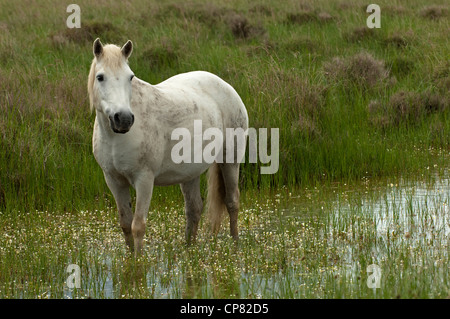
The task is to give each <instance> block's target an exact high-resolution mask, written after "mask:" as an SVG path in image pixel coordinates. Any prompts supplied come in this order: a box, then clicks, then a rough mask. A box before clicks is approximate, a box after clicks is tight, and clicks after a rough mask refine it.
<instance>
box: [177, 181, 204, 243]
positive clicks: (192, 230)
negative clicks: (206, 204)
mask: <svg viewBox="0 0 450 319" xmlns="http://www.w3.org/2000/svg"><path fill="white" fill-rule="evenodd" d="M180 186H181V191H182V192H183V196H184V211H185V213H186V234H185V236H186V242H187V244H190V243H191V242H192V241H195V239H196V237H197V230H198V223H199V221H200V217H201V215H202V209H203V201H202V197H201V195H200V176H199V177H197V178H195V179H193V180H192V181H189V182H186V183H182V184H180Z"/></svg>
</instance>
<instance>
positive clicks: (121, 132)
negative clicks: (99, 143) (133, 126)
mask: <svg viewBox="0 0 450 319" xmlns="http://www.w3.org/2000/svg"><path fill="white" fill-rule="evenodd" d="M112 130H113V132H114V133H117V134H125V133H127V132H128V131H129V130H130V129H125V130H118V129H116V128H112Z"/></svg>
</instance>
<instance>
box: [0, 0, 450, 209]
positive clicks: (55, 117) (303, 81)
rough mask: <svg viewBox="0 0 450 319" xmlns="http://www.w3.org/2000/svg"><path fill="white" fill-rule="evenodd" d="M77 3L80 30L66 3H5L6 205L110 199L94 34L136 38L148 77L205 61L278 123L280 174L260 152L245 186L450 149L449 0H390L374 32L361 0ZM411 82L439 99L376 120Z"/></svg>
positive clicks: (334, 175) (340, 175)
mask: <svg viewBox="0 0 450 319" xmlns="http://www.w3.org/2000/svg"><path fill="white" fill-rule="evenodd" d="M79 5H80V6H81V7H82V8H83V10H82V12H83V13H82V28H81V29H77V30H72V29H67V28H66V27H65V23H64V22H65V19H66V12H65V7H64V5H63V4H59V5H56V6H55V5H54V4H53V3H52V2H51V1H42V2H40V3H39V6H37V7H36V8H35V7H33V6H30V5H28V4H23V5H22V4H21V3H20V2H19V3H17V2H15V3H14V4H11V3H3V4H2V5H1V6H2V10H1V12H2V13H1V14H0V21H1V23H0V28H1V30H2V32H1V34H0V80H1V81H0V90H1V96H0V99H1V100H0V101H1V102H0V108H1V110H2V113H3V115H4V116H2V118H1V119H0V134H1V135H0V136H1V140H0V142H1V148H0V162H1V163H2V165H1V173H0V174H1V182H0V208H1V210H2V211H12V210H22V211H25V210H27V209H31V210H35V209H38V210H46V209H47V210H55V209H63V210H69V211H70V210H72V209H74V208H79V209H95V208H100V209H103V208H105V207H107V206H108V205H109V203H110V202H111V197H110V195H109V191H108V190H107V188H106V185H105V183H104V181H103V176H102V173H101V170H100V169H99V168H98V167H97V166H96V164H95V161H94V159H93V157H92V154H91V147H90V144H91V131H92V124H93V114H89V111H88V107H87V105H88V101H87V93H86V89H85V82H86V77H87V73H88V68H89V64H90V61H91V59H92V52H91V51H92V48H91V44H92V40H93V39H94V38H95V37H97V36H100V37H102V40H103V41H104V43H108V42H110V43H111V42H112V43H118V44H121V43H124V42H125V41H126V40H127V39H128V38H132V40H133V41H134V43H135V50H134V53H133V56H132V58H131V59H130V66H131V68H132V69H133V70H134V72H135V73H136V74H137V75H138V76H139V77H140V78H142V79H144V80H146V81H149V82H150V83H158V82H160V81H162V80H164V79H166V78H168V77H170V76H172V75H174V74H177V73H180V72H186V71H191V70H197V69H202V70H207V71H210V72H213V73H216V74H218V75H219V76H221V77H222V78H224V79H225V80H226V81H228V82H229V83H231V84H232V85H233V86H234V87H235V88H236V90H237V91H238V93H239V94H240V95H241V97H242V98H243V100H244V103H245V104H246V106H247V109H248V112H249V118H250V126H252V127H255V128H260V127H267V128H271V127H276V128H279V129H280V143H279V144H280V169H279V171H278V173H277V174H275V175H271V176H261V175H260V174H258V171H259V165H261V164H256V165H255V164H249V163H245V164H243V165H242V179H241V184H242V185H241V186H242V187H249V188H252V187H255V186H256V187H269V186H281V185H309V184H311V183H315V182H317V181H324V182H327V183H328V182H332V181H336V180H340V179H348V180H350V179H358V178H360V177H361V176H363V175H364V174H366V172H368V174H370V175H389V174H393V173H399V172H403V173H404V172H407V171H408V172H409V171H414V170H418V169H420V168H421V167H423V166H425V165H426V163H427V162H429V161H430V155H429V152H428V151H427V150H428V149H429V148H430V147H432V148H443V149H448V141H449V140H450V138H449V137H450V136H449V131H450V130H449V128H450V126H449V120H448V98H449V97H448V85H447V84H448V70H449V68H448V63H447V64H446V62H445V57H446V56H447V55H448V52H447V51H448V50H447V49H448V48H446V46H445V43H446V41H445V35H444V34H443V33H442V32H441V30H443V29H445V26H446V23H447V20H446V19H444V17H445V14H447V13H448V10H447V9H448V8H447V6H445V5H444V4H439V3H437V4H436V5H435V6H428V5H426V4H425V3H423V2H422V1H418V0H417V1H413V2H412V3H411V4H409V5H408V7H402V6H399V5H396V4H383V3H380V5H381V6H382V7H383V8H384V9H383V27H382V28H381V29H377V30H370V31H368V30H369V29H367V28H365V19H366V16H367V14H366V13H365V10H363V9H364V8H365V3H364V2H361V1H351V2H348V3H345V4H343V3H338V4H336V3H331V2H327V1H318V2H296V1H292V2H289V3H283V4H282V5H281V4H275V3H262V4H260V5H255V4H246V3H244V2H239V1H235V2H233V3H226V4H225V3H221V2H212V3H208V4H206V3H203V2H199V1H189V2H184V3H181V2H175V1H174V2H170V3H157V2H151V3H147V2H145V5H144V2H142V1H140V0H135V1H132V2H130V3H128V4H120V3H116V4H109V5H108V6H104V5H102V4H101V3H97V4H92V3H87V2H84V1H81V2H80V3H79ZM143 6H145V7H146V8H148V10H145V11H143V10H142V9H141V8H142V7H143ZM363 7H364V8H363ZM44 12H45V14H44ZM428 17H433V18H430V19H428ZM434 17H436V18H434ZM25 21H26V23H25ZM424 74H425V75H429V76H423V75H424ZM401 92H411V93H407V94H412V95H414V96H415V95H416V94H419V95H420V98H419V100H423V99H425V97H424V96H425V95H426V94H428V95H427V96H428V97H429V98H428V102H423V101H421V102H420V104H421V105H420V108H423V104H424V103H425V104H427V105H429V106H430V108H431V109H432V110H433V111H432V112H428V111H427V112H421V116H420V118H414V116H415V114H416V113H415V112H410V115H407V116H406V115H404V112H403V111H400V112H399V113H395V112H388V113H383V112H378V113H377V115H376V116H375V120H374V116H373V114H372V113H371V112H370V111H369V110H368V107H367V106H368V105H369V104H370V101H378V103H379V104H381V105H384V106H385V108H387V109H389V108H392V107H391V106H393V105H394V103H393V102H392V101H394V100H395V99H396V98H397V97H399V96H401V94H402V93H401ZM421 92H429V93H421ZM412 100H415V98H413V99H412ZM408 101H409V100H408ZM407 103H409V102H407ZM413 104H414V103H413ZM398 105H402V104H401V103H400V104H398ZM399 109H400V110H403V108H402V107H400V108H399ZM402 112H403V113H402ZM404 118H405V119H406V120H404ZM399 123H400V125H399ZM405 156H407V157H408V158H409V160H406V161H405V160H404V157H405Z"/></svg>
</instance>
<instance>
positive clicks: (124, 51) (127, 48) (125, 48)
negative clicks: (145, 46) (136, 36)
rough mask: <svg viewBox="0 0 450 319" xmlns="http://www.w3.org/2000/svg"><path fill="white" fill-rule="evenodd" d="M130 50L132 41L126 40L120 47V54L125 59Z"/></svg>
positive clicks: (131, 50)
mask: <svg viewBox="0 0 450 319" xmlns="http://www.w3.org/2000/svg"><path fill="white" fill-rule="evenodd" d="M131 52H133V42H131V41H130V40H128V41H127V43H125V44H124V45H123V47H122V54H123V56H124V57H125V59H128V57H129V56H130V55H131Z"/></svg>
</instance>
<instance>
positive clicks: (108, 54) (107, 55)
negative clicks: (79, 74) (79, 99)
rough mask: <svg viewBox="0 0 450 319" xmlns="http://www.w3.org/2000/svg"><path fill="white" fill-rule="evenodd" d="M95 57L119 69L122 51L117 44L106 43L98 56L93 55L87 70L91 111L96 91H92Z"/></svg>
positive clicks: (106, 64)
mask: <svg viewBox="0 0 450 319" xmlns="http://www.w3.org/2000/svg"><path fill="white" fill-rule="evenodd" d="M97 59H98V60H101V61H102V64H103V65H104V66H105V67H107V68H109V69H111V70H113V71H114V70H115V69H119V68H120V67H121V65H122V63H123V62H127V61H124V57H123V54H122V51H121V50H120V48H119V47H118V46H117V45H114V44H107V45H105V46H103V52H102V54H101V55H100V57H98V58H97V57H94V59H93V60H92V64H91V69H90V71H89V77H88V87H87V89H88V94H89V104H90V109H91V112H92V111H93V110H94V105H95V103H96V102H97V101H96V97H97V96H96V94H95V93H96V92H94V82H95V67H96V66H97Z"/></svg>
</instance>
